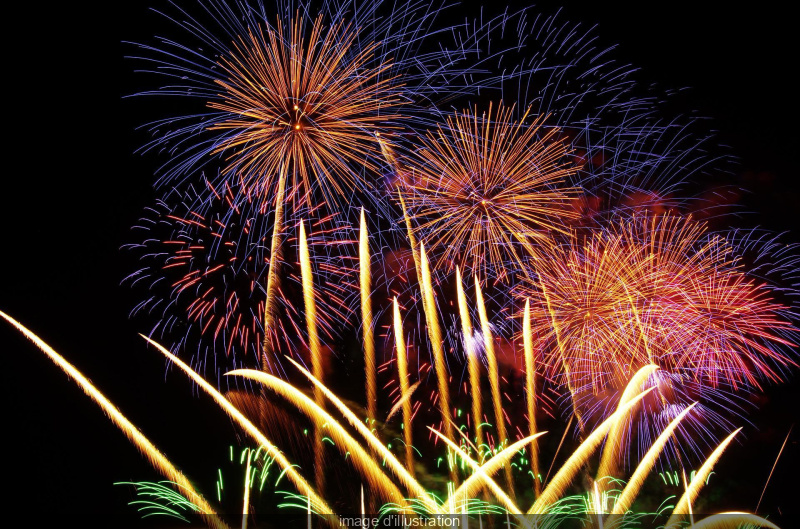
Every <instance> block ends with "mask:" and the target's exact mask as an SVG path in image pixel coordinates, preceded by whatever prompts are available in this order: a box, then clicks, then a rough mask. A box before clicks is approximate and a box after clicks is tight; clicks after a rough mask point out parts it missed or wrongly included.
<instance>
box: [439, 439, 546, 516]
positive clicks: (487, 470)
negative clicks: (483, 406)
mask: <svg viewBox="0 0 800 529" xmlns="http://www.w3.org/2000/svg"><path fill="white" fill-rule="evenodd" d="M428 429H429V430H430V431H431V432H433V434H434V435H436V436H437V437H438V438H439V439H441V440H442V441H443V442H444V443H445V444H447V446H449V447H450V448H451V449H452V450H453V451H454V452H455V453H456V455H458V456H459V457H460V458H461V459H462V460H463V461H464V462H465V463H467V465H468V466H469V467H470V468H471V469H472V472H473V473H472V476H470V477H469V478H467V480H465V481H464V483H462V484H461V486H460V487H458V489H456V490H454V491H453V492H452V493H450V495H449V497H448V499H447V500H446V501H445V502H444V504H443V505H442V507H445V506H450V505H465V504H466V503H467V502H468V501H469V499H470V498H471V497H474V496H475V495H476V494H477V493H478V492H479V491H480V489H481V488H482V487H483V486H484V485H485V486H487V487H488V488H489V490H491V491H492V493H493V494H494V495H495V496H496V497H497V499H498V500H500V502H501V503H502V504H503V505H504V506H505V508H506V509H507V510H508V511H509V512H510V513H512V514H521V512H522V511H520V508H519V507H518V506H517V505H516V504H515V503H514V500H512V499H511V498H510V497H509V496H508V494H506V493H505V492H504V491H503V489H502V488H501V487H500V485H498V484H497V482H496V481H494V480H493V479H492V478H491V474H492V473H494V472H496V471H497V470H499V469H500V468H501V467H503V466H505V465H506V464H508V461H510V460H511V458H512V457H514V454H515V453H516V452H518V451H519V450H521V449H522V448H524V447H525V446H526V445H527V444H528V443H530V442H531V441H534V440H536V438H537V437H539V436H540V435H544V433H545V432H542V433H540V434H537V435H532V436H530V437H526V438H524V439H520V440H519V441H517V442H516V443H514V444H512V445H511V446H508V447H506V448H504V449H503V450H501V451H500V452H498V453H497V454H496V455H494V456H493V457H492V458H491V459H490V460H488V461H487V462H486V463H484V464H483V465H479V464H478V463H477V462H476V461H475V460H474V459H472V458H471V457H469V454H467V453H466V452H464V450H462V449H461V447H460V446H458V445H457V444H456V443H454V442H453V441H451V440H450V439H448V438H446V437H445V436H444V435H442V434H441V433H440V432H438V431H437V430H435V429H433V428H431V427H430V426H428ZM448 512H449V513H453V512H454V511H453V510H449V511H444V510H440V513H441V514H447V513H448ZM518 519H519V520H520V521H521V522H522V523H523V525H524V526H526V527H529V524H528V523H527V522H526V521H525V520H524V519H523V518H521V517H518Z"/></svg>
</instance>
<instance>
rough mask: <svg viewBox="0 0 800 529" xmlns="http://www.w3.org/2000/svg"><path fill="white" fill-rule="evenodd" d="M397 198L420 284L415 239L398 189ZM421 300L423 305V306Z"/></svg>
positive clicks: (419, 269)
mask: <svg viewBox="0 0 800 529" xmlns="http://www.w3.org/2000/svg"><path fill="white" fill-rule="evenodd" d="M397 196H398V197H399V198H400V207H401V208H402V209H403V218H404V219H405V222H406V231H407V233H408V243H409V244H410V245H411V255H412V256H413V257H414V268H415V269H416V271H417V281H420V282H421V279H420V278H421V277H422V272H421V270H422V265H421V264H420V262H419V261H420V257H419V254H418V252H417V239H416V237H414V230H413V229H412V228H411V219H410V218H409V216H408V212H407V211H406V202H405V200H403V194H402V193H401V192H400V189H399V188H398V190H397ZM424 303H425V302H424V300H423V305H424Z"/></svg>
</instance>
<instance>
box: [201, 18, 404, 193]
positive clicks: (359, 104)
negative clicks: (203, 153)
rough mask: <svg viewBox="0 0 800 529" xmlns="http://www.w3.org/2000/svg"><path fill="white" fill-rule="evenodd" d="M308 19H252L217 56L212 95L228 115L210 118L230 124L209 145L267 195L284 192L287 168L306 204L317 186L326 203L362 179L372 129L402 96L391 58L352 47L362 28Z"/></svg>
mask: <svg viewBox="0 0 800 529" xmlns="http://www.w3.org/2000/svg"><path fill="white" fill-rule="evenodd" d="M306 25H307V22H306V21H305V19H304V18H303V17H299V16H297V17H295V19H294V20H292V21H289V23H288V24H286V25H284V23H283V22H282V21H281V20H280V19H278V21H277V24H276V26H275V28H274V29H273V28H266V29H263V28H260V27H258V28H250V30H249V34H248V35H247V36H244V37H239V40H238V42H237V43H235V44H234V46H233V48H232V50H231V51H230V52H229V54H227V55H225V56H224V57H223V58H222V59H221V61H220V64H219V66H220V67H221V68H222V71H223V76H224V77H227V79H224V80H217V81H216V83H217V84H218V85H219V86H220V87H222V89H223V90H224V92H223V93H222V94H220V96H219V98H220V99H219V100H215V101H211V102H209V103H208V106H209V107H210V108H212V109H215V110H219V111H222V112H223V113H225V114H227V117H224V118H223V119H220V120H219V121H218V122H217V123H215V124H214V125H213V126H211V127H210V129H211V130H221V131H227V133H226V134H225V136H224V137H223V138H222V139H221V140H220V141H219V144H218V146H217V147H216V150H215V152H225V153H229V157H228V159H229V165H228V167H227V170H226V172H227V173H228V174H230V175H235V177H236V178H237V179H239V181H240V183H241V185H242V187H243V188H244V189H245V190H246V192H247V194H248V195H249V196H253V195H255V196H266V197H270V198H271V199H272V200H273V201H274V202H273V203H277V202H279V201H282V200H283V197H282V196H279V195H281V193H280V192H277V191H276V189H279V186H278V185H277V180H278V179H279V178H283V176H281V175H283V174H286V175H290V176H291V179H292V180H291V181H290V182H289V185H288V189H287V198H289V199H290V200H300V201H303V202H305V203H310V200H311V197H312V194H313V193H314V192H315V191H316V190H317V189H319V191H320V193H321V195H322V197H321V198H322V200H323V201H325V202H331V201H334V200H335V199H336V198H337V197H343V196H345V194H346V193H348V192H351V191H352V190H353V189H354V188H356V184H357V183H359V184H364V183H365V182H363V180H361V178H360V176H359V173H358V171H360V170H361V169H362V168H366V169H369V170H374V169H375V168H376V166H375V164H374V162H373V161H372V160H373V158H374V156H376V155H379V154H380V147H379V146H378V144H377V142H376V138H375V136H376V134H377V131H380V130H386V129H388V128H391V127H392V125H391V123H392V120H394V119H396V118H397V116H396V115H394V114H391V109H393V108H394V107H397V106H398V105H400V104H401V102H402V101H401V98H400V97H399V96H398V95H397V88H398V87H399V85H397V84H396V82H395V79H394V78H392V77H391V76H390V75H387V71H388V70H389V68H390V63H389V62H388V61H382V62H381V61H376V60H375V58H374V54H375V50H376V47H377V44H370V45H366V46H357V44H358V43H357V42H356V39H357V37H358V33H357V32H356V31H355V30H353V29H352V27H351V26H350V25H346V24H343V23H341V22H339V23H335V24H333V25H332V26H331V27H325V26H324V25H323V22H322V17H318V18H316V19H315V20H314V22H313V25H312V27H311V29H310V32H307V28H306ZM387 111H388V112H387ZM356 166H357V167H356Z"/></svg>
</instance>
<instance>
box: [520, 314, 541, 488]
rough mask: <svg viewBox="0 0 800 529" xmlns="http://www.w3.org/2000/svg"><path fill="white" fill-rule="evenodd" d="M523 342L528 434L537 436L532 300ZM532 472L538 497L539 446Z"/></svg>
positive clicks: (524, 319) (534, 447)
mask: <svg viewBox="0 0 800 529" xmlns="http://www.w3.org/2000/svg"><path fill="white" fill-rule="evenodd" d="M522 341H523V346H522V347H523V350H524V353H525V396H526V403H527V405H528V433H529V434H530V435H535V434H536V433H537V431H538V429H537V428H536V362H535V361H534V356H533V336H532V335H531V300H530V299H526V300H525V309H524V312H523V315H522ZM531 470H532V471H533V487H534V492H535V494H536V496H537V497H538V496H539V494H541V493H542V476H541V473H540V471H539V446H538V443H537V444H533V445H531Z"/></svg>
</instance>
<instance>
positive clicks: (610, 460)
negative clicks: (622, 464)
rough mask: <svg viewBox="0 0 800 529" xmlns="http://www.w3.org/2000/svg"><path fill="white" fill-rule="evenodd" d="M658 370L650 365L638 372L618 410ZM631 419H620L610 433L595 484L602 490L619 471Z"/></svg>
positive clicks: (629, 383)
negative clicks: (618, 466) (618, 463)
mask: <svg viewBox="0 0 800 529" xmlns="http://www.w3.org/2000/svg"><path fill="white" fill-rule="evenodd" d="M656 370H658V367H657V366H655V365H653V364H650V365H648V366H645V367H643V368H641V369H639V371H637V372H636V373H635V374H634V375H633V377H632V378H631V379H630V381H629V382H628V385H627V386H625V391H623V392H622V397H620V399H619V404H618V405H617V409H619V408H621V407H622V406H624V405H625V404H627V403H628V402H630V401H631V399H633V398H634V397H635V396H636V395H637V394H638V393H639V392H640V388H641V387H642V384H644V383H645V382H646V381H647V379H648V378H650V376H651V375H652V374H653V373H655V372H656ZM629 422H630V418H628V417H626V418H623V419H620V420H619V421H618V422H617V423H616V424H614V426H612V427H611V430H610V431H609V433H608V438H607V439H606V444H605V446H604V447H603V452H602V455H601V456H600V466H599V467H598V470H597V475H596V477H595V482H601V485H600V487H601V489H604V484H605V483H606V482H607V481H608V478H613V477H615V473H616V471H617V462H618V461H619V459H620V456H621V455H622V454H621V453H622V449H623V446H622V442H623V439H624V437H625V432H626V431H627V426H628V424H629Z"/></svg>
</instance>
